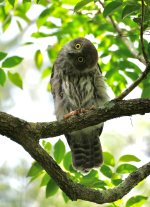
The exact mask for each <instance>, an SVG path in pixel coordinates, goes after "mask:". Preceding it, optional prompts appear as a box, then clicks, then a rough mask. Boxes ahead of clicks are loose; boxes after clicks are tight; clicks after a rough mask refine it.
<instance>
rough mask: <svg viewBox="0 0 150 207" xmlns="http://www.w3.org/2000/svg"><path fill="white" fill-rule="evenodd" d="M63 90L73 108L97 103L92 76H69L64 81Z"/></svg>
mask: <svg viewBox="0 0 150 207" xmlns="http://www.w3.org/2000/svg"><path fill="white" fill-rule="evenodd" d="M63 91H64V95H65V96H66V99H67V101H68V102H69V105H70V109H71V110H74V109H77V108H83V107H84V108H85V107H90V106H92V105H94V104H95V99H94V83H93V81H92V77H91V76H87V75H86V76H74V77H72V76H67V77H66V79H65V81H64V82H63Z"/></svg>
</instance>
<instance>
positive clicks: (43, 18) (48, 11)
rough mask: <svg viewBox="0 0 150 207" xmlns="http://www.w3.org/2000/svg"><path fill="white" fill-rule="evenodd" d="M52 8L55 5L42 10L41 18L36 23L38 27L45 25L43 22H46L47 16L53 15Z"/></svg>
mask: <svg viewBox="0 0 150 207" xmlns="http://www.w3.org/2000/svg"><path fill="white" fill-rule="evenodd" d="M52 8H53V7H50V8H47V9H45V10H44V11H42V13H41V14H40V16H39V18H38V19H37V21H36V25H37V27H38V28H40V27H41V26H43V24H44V23H45V22H46V20H47V18H48V17H49V16H50V15H51V12H52Z"/></svg>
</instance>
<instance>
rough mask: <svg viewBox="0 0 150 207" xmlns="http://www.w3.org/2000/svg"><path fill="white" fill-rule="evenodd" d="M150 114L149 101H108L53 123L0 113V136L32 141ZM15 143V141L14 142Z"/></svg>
mask: <svg viewBox="0 0 150 207" xmlns="http://www.w3.org/2000/svg"><path fill="white" fill-rule="evenodd" d="M149 112H150V99H131V100H118V101H110V102H109V103H107V104H106V105H105V107H103V108H97V109H94V110H90V111H89V112H87V113H83V114H80V115H76V116H74V117H72V118H70V119H65V120H62V121H59V122H58V121H54V122H37V123H31V122H26V121H24V120H22V119H19V118H16V117H14V116H12V115H9V114H6V113H4V112H0V134H2V135H5V136H7V137H10V138H11V139H14V138H16V137H24V136H25V135H26V134H28V135H30V137H32V138H33V139H34V140H39V139H41V138H48V137H55V136H58V135H62V134H65V133H68V132H71V131H75V130H79V129H83V128H85V127H88V126H93V125H96V124H99V123H101V122H105V121H107V120H110V119H113V118H117V117H122V116H131V115H135V114H145V113H149ZM15 141H16V140H15Z"/></svg>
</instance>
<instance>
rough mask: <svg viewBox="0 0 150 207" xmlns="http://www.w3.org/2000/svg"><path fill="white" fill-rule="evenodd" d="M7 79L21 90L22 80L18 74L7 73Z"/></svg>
mask: <svg viewBox="0 0 150 207" xmlns="http://www.w3.org/2000/svg"><path fill="white" fill-rule="evenodd" d="M8 78H9V80H10V81H11V82H12V83H13V84H14V85H16V86H18V87H19V88H21V89H22V88H23V85H22V79H21V77H20V75H19V74H18V73H11V72H10V71H8Z"/></svg>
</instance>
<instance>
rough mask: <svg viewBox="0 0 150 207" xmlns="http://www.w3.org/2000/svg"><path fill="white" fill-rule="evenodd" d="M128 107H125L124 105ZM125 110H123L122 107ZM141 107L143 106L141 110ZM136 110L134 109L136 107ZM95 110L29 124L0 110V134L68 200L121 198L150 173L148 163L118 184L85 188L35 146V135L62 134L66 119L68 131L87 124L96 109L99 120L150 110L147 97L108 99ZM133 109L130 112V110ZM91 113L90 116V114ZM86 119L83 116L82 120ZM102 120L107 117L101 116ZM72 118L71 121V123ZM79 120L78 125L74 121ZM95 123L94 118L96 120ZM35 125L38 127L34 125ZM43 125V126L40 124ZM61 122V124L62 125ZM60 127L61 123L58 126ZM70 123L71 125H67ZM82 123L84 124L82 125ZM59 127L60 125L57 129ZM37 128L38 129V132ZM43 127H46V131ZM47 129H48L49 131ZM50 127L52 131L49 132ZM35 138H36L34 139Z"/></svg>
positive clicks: (92, 118)
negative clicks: (17, 146) (28, 157)
mask: <svg viewBox="0 0 150 207" xmlns="http://www.w3.org/2000/svg"><path fill="white" fill-rule="evenodd" d="M127 106H128V107H127ZM123 108H125V110H127V112H126V113H125V110H124V109H123ZM144 108H145V109H144ZM137 109H138V110H137ZM99 110H100V109H98V110H93V111H91V112H88V113H86V114H83V115H80V116H79V118H78V117H74V118H71V119H68V120H63V121H61V122H51V123H49V124H48V123H37V124H36V123H29V122H26V121H24V120H22V119H19V118H16V117H14V116H12V115H9V114H6V113H4V112H0V133H1V134H2V135H6V136H7V137H9V138H11V139H12V140H13V141H15V142H17V143H19V144H20V145H21V146H22V147H24V149H25V150H26V151H27V152H28V153H29V154H30V155H31V156H32V157H33V158H34V159H35V160H36V161H37V162H38V163H39V164H40V165H41V166H42V167H43V169H45V171H46V172H47V173H48V174H49V175H50V176H51V177H52V178H53V179H54V180H55V182H56V183H57V184H58V186H59V187H60V188H61V189H62V190H63V191H64V192H65V193H66V194H67V196H68V197H69V198H70V199H72V200H77V199H82V200H86V201H90V202H94V203H99V204H102V203H109V202H113V201H116V200H118V199H121V198H122V197H123V196H124V195H126V194H127V193H128V192H129V191H130V190H131V189H132V188H133V187H134V186H136V185H137V184H138V183H139V182H140V181H142V180H143V179H145V178H146V177H147V176H148V175H149V174H150V163H147V164H146V165H144V166H142V167H141V168H139V169H138V170H137V171H136V172H133V173H131V174H130V175H129V176H128V177H127V178H126V179H125V180H124V181H123V182H122V183H121V184H120V185H119V186H117V187H114V188H112V189H107V190H102V191H98V190H95V189H90V188H87V187H85V186H83V185H81V184H79V183H74V182H73V181H72V180H71V179H70V178H69V177H68V175H67V174H66V173H65V172H63V171H62V169H61V168H60V167H59V166H58V165H57V163H56V162H55V161H54V160H53V158H52V157H50V156H49V155H48V153H47V152H46V151H45V150H44V149H43V148H42V147H41V146H40V145H39V143H38V138H39V136H41V135H42V134H43V135H45V136H48V134H54V135H56V134H57V132H56V133H55V132H54V131H55V130H56V131H57V130H58V131H59V134H61V133H64V132H66V131H67V130H68V127H67V128H66V125H68V124H69V122H70V128H69V130H70V131H71V130H73V129H79V128H81V126H82V127H83V126H84V122H85V126H86V125H87V121H86V119H87V118H88V117H89V118H90V121H89V119H87V120H88V121H89V122H90V123H92V121H94V117H96V116H95V115H94V114H95V113H97V112H98V114H97V115H98V117H99V118H98V119H99V120H101V119H100V114H101V115H102V114H103V113H104V115H105V113H106V114H107V113H108V114H109V113H110V112H111V111H112V113H111V115H113V114H115V117H120V116H123V115H132V114H136V113H137V111H138V113H147V112H150V100H149V99H146V100H140V99H136V100H129V101H118V102H110V103H109V104H108V105H107V106H106V107H105V108H103V109H101V110H100V111H99ZM133 110H134V111H133ZM115 111H116V113H115ZM93 115H94V117H93ZM85 118H86V119H85ZM111 118H113V117H111ZM104 119H107V120H108V119H109V116H105V118H104ZM72 120H74V121H75V124H73V122H72ZM78 121H79V127H76V126H77V122H78ZM101 121H102V120H101ZM96 122H98V120H97V121H96ZM37 125H38V126H37ZM44 125H46V127H45V126H44ZM63 125H64V126H63ZM60 126H63V129H61V127H60ZM71 126H72V127H71ZM85 126H84V127H85ZM59 127H60V128H59ZM40 130H41V131H40ZM45 130H48V132H46V131H45ZM49 130H50V131H49ZM51 130H52V132H51ZM35 138H36V139H35Z"/></svg>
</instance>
